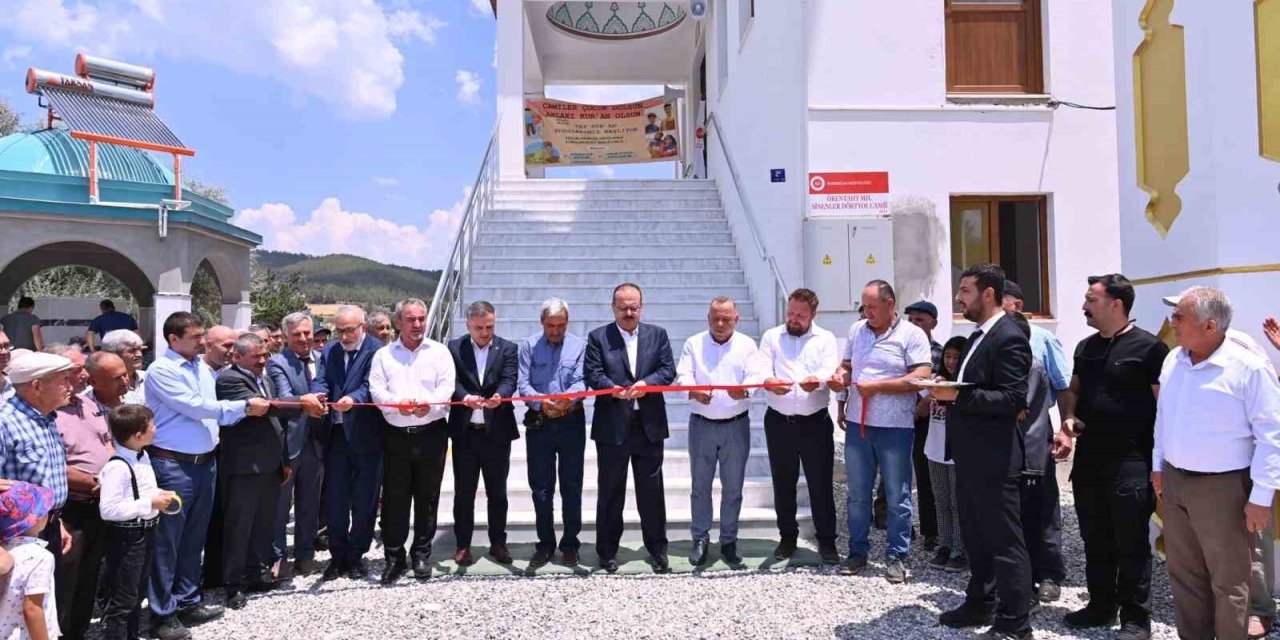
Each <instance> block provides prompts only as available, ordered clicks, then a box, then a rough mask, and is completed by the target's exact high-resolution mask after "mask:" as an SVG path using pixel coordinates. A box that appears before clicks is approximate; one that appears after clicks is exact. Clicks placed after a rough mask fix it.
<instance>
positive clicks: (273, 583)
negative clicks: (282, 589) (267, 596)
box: [244, 576, 280, 593]
mask: <svg viewBox="0 0 1280 640" xmlns="http://www.w3.org/2000/svg"><path fill="white" fill-rule="evenodd" d="M279 586H280V581H279V580H268V579H267V577H266V576H263V577H262V578H260V579H258V580H254V581H252V582H250V583H249V584H247V585H245V588H244V590H245V591H248V592H249V593H267V592H268V591H274V590H275V589H276V588H277V587H279Z"/></svg>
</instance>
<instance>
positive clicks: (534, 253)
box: [472, 241, 738, 266]
mask: <svg viewBox="0 0 1280 640" xmlns="http://www.w3.org/2000/svg"><path fill="white" fill-rule="evenodd" d="M472 256H473V257H474V258H507V257H514V258H532V257H538V256H542V259H543V260H544V265H545V264H546V262H545V261H546V260H548V259H551V260H560V259H568V258H578V257H582V258H599V257H602V256H610V257H612V259H613V261H614V264H615V265H624V266H629V263H628V260H631V259H633V258H737V257H738V251H737V248H736V247H735V246H734V245H733V243H732V242H720V243H714V244H707V245H702V246H696V245H672V246H667V247H658V246H645V245H635V244H634V243H628V244H624V245H620V246H612V247H603V246H601V245H599V244H595V243H590V242H581V241H579V242H562V243H560V244H556V245H552V244H541V245H532V244H510V243H507V244H501V245H499V244H495V243H485V244H477V245H476V247H475V249H474V250H473V253H472Z"/></svg>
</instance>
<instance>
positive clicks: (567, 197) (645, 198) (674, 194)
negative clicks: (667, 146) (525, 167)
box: [494, 187, 720, 202]
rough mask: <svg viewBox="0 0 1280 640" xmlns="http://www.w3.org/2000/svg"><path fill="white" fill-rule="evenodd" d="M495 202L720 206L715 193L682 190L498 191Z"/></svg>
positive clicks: (513, 189)
mask: <svg viewBox="0 0 1280 640" xmlns="http://www.w3.org/2000/svg"><path fill="white" fill-rule="evenodd" d="M494 199H495V201H496V202H510V201H513V200H514V201H519V202H542V201H550V200H563V201H565V202H584V201H594V200H606V201H620V200H635V201H637V202H654V201H664V200H669V199H678V200H683V201H687V202H719V201H720V194H719V193H717V192H716V190H715V189H681V190H678V191H667V190H663V189H609V190H608V191H590V190H586V191H572V190H555V191H546V190H542V189H518V188H515V187H499V188H498V190H497V192H496V193H494Z"/></svg>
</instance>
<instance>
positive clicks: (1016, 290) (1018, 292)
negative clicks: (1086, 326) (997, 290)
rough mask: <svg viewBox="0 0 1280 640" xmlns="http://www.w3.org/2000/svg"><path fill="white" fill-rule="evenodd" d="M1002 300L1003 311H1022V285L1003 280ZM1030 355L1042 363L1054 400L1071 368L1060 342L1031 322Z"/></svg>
mask: <svg viewBox="0 0 1280 640" xmlns="http://www.w3.org/2000/svg"><path fill="white" fill-rule="evenodd" d="M1002 302H1003V304H1002V305H1001V306H1003V307H1004V312H1005V313H1022V309H1023V308H1024V306H1025V305H1026V297H1025V296H1024V295H1023V293H1022V287H1021V286H1019V285H1018V283H1016V282H1014V281H1012V280H1005V281H1004V299H1003V300H1002ZM1031 355H1033V356H1035V357H1036V358H1037V359H1039V360H1040V362H1042V363H1044V371H1045V373H1047V374H1049V386H1050V387H1052V389H1053V391H1052V392H1051V393H1050V394H1049V396H1050V398H1052V399H1055V400H1056V398H1057V395H1058V392H1059V391H1062V390H1063V389H1066V388H1067V385H1069V384H1071V369H1070V367H1068V365H1067V356H1066V355H1065V354H1064V353H1063V352H1062V342H1060V341H1059V340H1058V336H1055V335H1053V332H1052V331H1049V330H1048V329H1045V328H1044V327H1041V326H1039V325H1036V324H1032V325H1031ZM1050 406H1052V405H1050Z"/></svg>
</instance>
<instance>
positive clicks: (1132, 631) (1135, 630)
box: [1115, 622, 1267, 640]
mask: <svg viewBox="0 0 1280 640" xmlns="http://www.w3.org/2000/svg"><path fill="white" fill-rule="evenodd" d="M1266 637H1267V634H1266V633H1265V632H1264V633H1263V634H1262V635H1250V636H1249V638H1250V640H1253V638H1266ZM1150 638H1151V623H1150V622H1148V623H1146V624H1143V623H1141V622H1126V623H1124V624H1123V625H1121V626H1120V630H1119V631H1117V632H1116V635H1115V640H1150Z"/></svg>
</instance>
